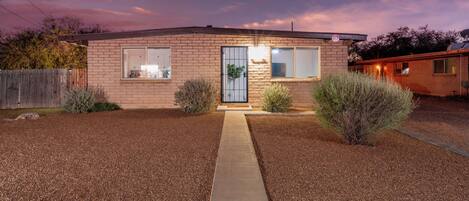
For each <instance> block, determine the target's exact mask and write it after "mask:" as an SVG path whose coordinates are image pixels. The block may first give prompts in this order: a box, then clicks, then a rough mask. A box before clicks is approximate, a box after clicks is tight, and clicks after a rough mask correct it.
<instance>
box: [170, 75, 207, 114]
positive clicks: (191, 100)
mask: <svg viewBox="0 0 469 201" xmlns="http://www.w3.org/2000/svg"><path fill="white" fill-rule="evenodd" d="M215 94H216V89H215V87H214V86H213V84H212V82H210V81H207V80H203V79H197V80H188V81H186V82H185V83H184V85H183V86H181V87H179V91H177V92H176V93H175V99H176V104H178V105H179V106H180V107H181V109H182V111H184V112H187V113H202V112H208V111H210V109H211V108H212V107H213V106H214V104H215V96H216V95H215Z"/></svg>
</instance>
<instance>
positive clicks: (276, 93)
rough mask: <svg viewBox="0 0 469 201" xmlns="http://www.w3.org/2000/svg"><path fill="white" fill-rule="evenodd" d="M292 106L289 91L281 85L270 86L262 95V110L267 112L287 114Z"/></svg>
mask: <svg viewBox="0 0 469 201" xmlns="http://www.w3.org/2000/svg"><path fill="white" fill-rule="evenodd" d="M291 104H292V97H291V95H290V91H289V89H288V88H287V87H286V86H283V85H281V84H279V83H274V84H272V85H270V86H268V87H267V88H265V89H264V91H263V93H262V109H263V110H265V111H267V112H287V111H288V108H289V107H290V106H291Z"/></svg>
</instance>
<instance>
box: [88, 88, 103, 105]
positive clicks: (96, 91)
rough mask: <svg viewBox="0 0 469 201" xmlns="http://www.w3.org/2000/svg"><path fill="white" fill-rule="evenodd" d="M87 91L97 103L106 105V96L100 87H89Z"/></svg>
mask: <svg viewBox="0 0 469 201" xmlns="http://www.w3.org/2000/svg"><path fill="white" fill-rule="evenodd" d="M88 91H90V92H91V93H93V96H94V98H95V100H96V102H97V103H107V95H106V92H105V91H104V89H103V88H102V87H100V86H95V87H89V88H88Z"/></svg>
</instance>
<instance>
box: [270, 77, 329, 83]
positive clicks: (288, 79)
mask: <svg viewBox="0 0 469 201" xmlns="http://www.w3.org/2000/svg"><path fill="white" fill-rule="evenodd" d="M319 80H321V79H320V78H319V77H311V78H271V79H270V81H271V82H314V81H319Z"/></svg>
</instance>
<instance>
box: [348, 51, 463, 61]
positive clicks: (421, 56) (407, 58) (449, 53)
mask: <svg viewBox="0 0 469 201" xmlns="http://www.w3.org/2000/svg"><path fill="white" fill-rule="evenodd" d="M458 55H469V49H459V50H448V51H441V52H430V53H423V54H411V55H405V56H398V57H386V58H381V59H370V60H363V61H358V62H357V64H362V65H364V64H376V63H391V62H402V61H415V60H423V59H436V58H442V57H451V56H458Z"/></svg>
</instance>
